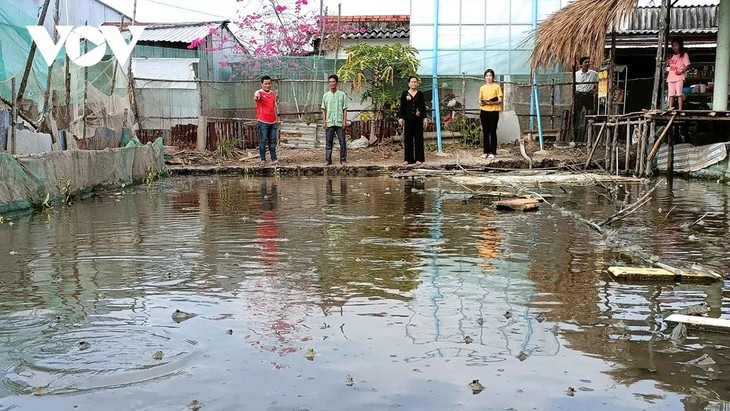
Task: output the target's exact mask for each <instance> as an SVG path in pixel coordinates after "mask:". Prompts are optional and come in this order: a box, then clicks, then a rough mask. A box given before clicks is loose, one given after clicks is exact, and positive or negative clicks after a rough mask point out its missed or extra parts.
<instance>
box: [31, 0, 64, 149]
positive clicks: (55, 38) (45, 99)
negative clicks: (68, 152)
mask: <svg viewBox="0 0 730 411" xmlns="http://www.w3.org/2000/svg"><path fill="white" fill-rule="evenodd" d="M60 2H61V0H56V2H55V3H54V6H55V7H56V11H55V13H54V14H53V25H54V29H53V42H54V43H55V42H57V41H58V30H56V28H55V27H56V26H58V19H59V13H60V12H59V10H58V9H59V3H60ZM34 44H35V43H34ZM55 66H56V60H55V59H54V60H53V63H51V67H49V68H48V81H47V82H46V92H45V93H44V94H43V111H45V112H46V113H51V115H53V110H52V109H51V110H49V108H48V104H49V99H50V97H51V87H52V86H53V83H52V81H51V80H52V78H53V68H54V67H55ZM54 143H55V141H54Z"/></svg>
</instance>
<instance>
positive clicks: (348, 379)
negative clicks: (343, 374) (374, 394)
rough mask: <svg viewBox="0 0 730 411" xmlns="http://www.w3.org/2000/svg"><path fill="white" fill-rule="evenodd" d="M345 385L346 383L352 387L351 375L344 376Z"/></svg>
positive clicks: (353, 383) (353, 382)
mask: <svg viewBox="0 0 730 411" xmlns="http://www.w3.org/2000/svg"><path fill="white" fill-rule="evenodd" d="M345 385H347V386H348V387H352V386H353V385H355V381H353V380H352V377H347V378H345Z"/></svg>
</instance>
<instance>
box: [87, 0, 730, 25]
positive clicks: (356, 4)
mask: <svg viewBox="0 0 730 411" xmlns="http://www.w3.org/2000/svg"><path fill="white" fill-rule="evenodd" d="M101 1H102V2H104V3H107V4H109V5H110V6H112V7H114V8H116V9H118V10H120V11H122V12H124V13H125V14H127V15H129V16H132V11H133V10H134V2H135V0H101ZM441 1H450V0H441ZM451 1H453V0H451ZM485 1H486V0H485ZM491 1H494V0H491ZM417 2H418V3H419V4H420V5H422V6H421V7H427V6H428V5H430V4H432V2H431V0H418V1H417ZM718 2H719V0H679V1H678V2H677V5H693V4H695V5H697V4H718ZM246 3H248V4H252V5H253V6H250V7H252V8H250V9H249V10H252V11H255V9H256V8H257V7H258V5H259V4H261V0H244V1H240V2H237V1H236V0H207V1H201V0H137V20H138V21H142V22H161V23H165V22H187V21H211V20H224V19H236V18H237V16H238V14H237V12H238V10H239V9H240V8H241V7H242V5H243V4H246ZM319 4H320V2H319V0H309V6H310V7H311V8H312V9H313V10H316V11H317V12H319ZM338 4H342V15H343V16H353V15H360V14H409V13H410V7H411V1H410V0H324V5H325V6H326V7H327V8H328V13H327V14H329V15H337V5H338ZM639 4H640V5H653V4H659V0H639Z"/></svg>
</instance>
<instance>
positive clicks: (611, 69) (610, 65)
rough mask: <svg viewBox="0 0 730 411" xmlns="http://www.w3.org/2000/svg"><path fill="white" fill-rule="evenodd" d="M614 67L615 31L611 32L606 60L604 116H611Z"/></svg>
mask: <svg viewBox="0 0 730 411" xmlns="http://www.w3.org/2000/svg"><path fill="white" fill-rule="evenodd" d="M615 66H616V30H612V31H611V55H610V57H609V60H608V95H606V115H609V116H610V115H611V114H613V89H614V87H613V75H614V72H615Z"/></svg>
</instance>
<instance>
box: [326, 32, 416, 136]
mask: <svg viewBox="0 0 730 411" xmlns="http://www.w3.org/2000/svg"><path fill="white" fill-rule="evenodd" d="M345 51H346V52H347V61H346V62H345V64H344V65H343V66H342V67H341V68H340V69H339V70H338V72H337V74H338V75H339V77H340V79H341V80H342V81H352V86H351V91H354V90H356V91H357V92H362V90H363V89H364V90H365V92H364V93H363V94H362V102H365V101H367V100H368V99H369V100H370V103H371V105H370V108H371V110H372V112H373V123H374V124H373V125H374V126H373V127H371V128H370V140H371V141H373V140H374V138H375V135H376V130H375V128H376V127H379V125H380V120H381V119H383V118H385V113H386V110H392V109H393V108H394V107H395V105H396V104H397V102H398V96H399V95H400V92H401V91H402V90H403V89H405V80H406V79H407V78H408V76H412V75H415V74H416V71H417V70H418V66H420V65H421V62H420V60H418V57H416V55H417V54H418V51H417V50H416V49H415V48H413V47H411V46H410V45H407V44H390V45H380V46H376V45H371V44H367V43H360V44H357V45H354V46H350V47H348V48H346V49H345ZM396 80H404V81H403V82H398V83H397V84H396V83H395V81H396Z"/></svg>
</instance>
